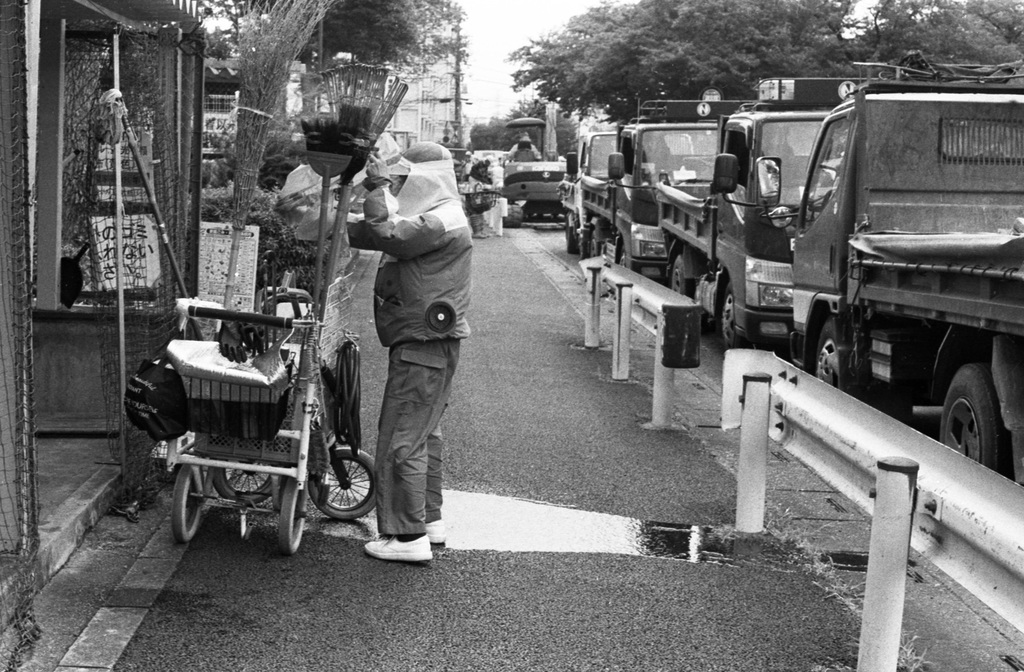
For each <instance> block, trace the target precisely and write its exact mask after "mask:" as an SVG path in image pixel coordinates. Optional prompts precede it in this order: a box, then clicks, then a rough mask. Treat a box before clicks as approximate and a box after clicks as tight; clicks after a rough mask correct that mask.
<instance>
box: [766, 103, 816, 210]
mask: <svg viewBox="0 0 1024 672" xmlns="http://www.w3.org/2000/svg"><path fill="white" fill-rule="evenodd" d="M820 127H821V121H819V120H814V119H808V120H785V121H783V120H779V121H768V122H766V123H765V124H764V127H763V128H762V130H761V156H777V157H779V158H780V159H782V194H781V198H780V200H779V202H780V203H783V204H789V205H796V204H797V203H799V202H800V196H801V195H802V193H801V192H803V188H804V180H805V179H806V177H807V162H808V160H809V159H810V157H811V148H812V145H813V144H814V136H815V134H816V133H817V132H818V128H820Z"/></svg>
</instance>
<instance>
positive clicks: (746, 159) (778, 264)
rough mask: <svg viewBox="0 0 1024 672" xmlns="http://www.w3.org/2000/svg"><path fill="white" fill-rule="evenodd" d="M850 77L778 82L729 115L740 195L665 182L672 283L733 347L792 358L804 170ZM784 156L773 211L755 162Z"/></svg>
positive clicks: (764, 84)
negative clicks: (794, 218) (796, 226)
mask: <svg viewBox="0 0 1024 672" xmlns="http://www.w3.org/2000/svg"><path fill="white" fill-rule="evenodd" d="M854 87H855V83H854V82H853V81H852V80H849V79H834V78H771V79H764V80H761V82H759V83H758V86H757V93H758V95H757V100H756V101H753V102H750V103H747V104H745V105H743V106H741V107H740V108H739V110H738V111H736V112H735V113H734V114H732V115H730V116H729V117H727V118H726V119H724V121H723V124H722V128H721V133H720V137H719V147H720V149H721V152H722V153H727V154H730V155H733V156H735V157H736V159H737V161H738V168H739V174H738V177H737V179H738V184H737V188H736V191H735V193H734V194H732V195H731V197H730V195H726V194H722V193H711V189H710V176H709V179H708V180H707V181H706V182H697V183H694V182H683V183H678V182H673V181H671V180H667V181H665V182H663V183H660V184H658V187H657V191H656V192H655V199H656V201H657V203H658V224H659V226H660V227H661V231H662V234H663V235H664V239H665V245H666V248H667V254H668V284H669V286H670V287H671V288H672V289H674V290H676V291H678V292H680V293H681V294H684V295H686V296H688V297H690V298H692V299H694V301H695V302H697V303H698V304H700V305H701V307H702V315H703V324H704V326H705V330H706V331H710V330H712V329H715V328H717V330H718V332H719V333H720V334H721V338H722V341H723V343H724V345H725V347H726V348H735V347H745V346H748V345H756V346H757V347H766V348H771V349H773V350H776V351H778V352H780V353H783V354H784V355H786V356H788V351H789V333H790V331H791V330H792V327H793V284H792V275H793V273H792V271H793V268H792V250H791V247H790V243H791V240H792V236H791V232H792V229H791V228H790V229H787V227H786V223H787V221H788V218H789V216H791V215H792V213H793V212H795V211H796V207H797V205H798V203H799V201H800V192H801V191H802V189H803V175H804V174H805V172H806V168H807V160H808V158H809V156H810V153H811V145H812V143H813V142H814V136H815V134H816V133H817V131H818V128H819V127H820V126H821V122H822V120H823V119H824V118H825V115H826V114H828V112H830V111H831V110H832V109H833V108H834V107H835V106H836V105H838V104H839V103H841V102H842V101H843V99H844V98H845V97H846V96H848V95H849V94H850V93H851V92H852V91H853V89H854ZM762 156H775V157H779V159H780V163H781V167H782V169H783V173H782V174H783V175H784V176H785V178H784V179H785V181H784V183H783V184H782V186H781V194H780V199H779V205H778V206H776V208H775V209H774V212H769V211H768V210H766V209H764V208H762V207H760V206H759V201H760V199H761V194H760V193H759V188H758V184H757V180H756V176H755V173H754V171H753V170H752V167H753V165H754V162H755V161H757V159H759V158H760V157H762Z"/></svg>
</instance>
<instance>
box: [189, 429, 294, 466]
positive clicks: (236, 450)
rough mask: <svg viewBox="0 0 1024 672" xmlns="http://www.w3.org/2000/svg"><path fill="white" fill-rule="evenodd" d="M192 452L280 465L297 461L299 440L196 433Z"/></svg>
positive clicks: (201, 455) (221, 458)
mask: <svg viewBox="0 0 1024 672" xmlns="http://www.w3.org/2000/svg"><path fill="white" fill-rule="evenodd" d="M192 452H193V453H194V454H196V455H197V456H200V457H209V458H212V459H215V460H231V461H237V462H260V463H267V464H276V465H282V466H294V465H296V464H298V463H299V442H298V441H294V440H292V439H274V440H273V441H260V440H258V439H236V438H234V437H231V436H224V435H222V434H197V435H196V443H195V447H194V448H193V449H192Z"/></svg>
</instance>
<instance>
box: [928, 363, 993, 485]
mask: <svg viewBox="0 0 1024 672" xmlns="http://www.w3.org/2000/svg"><path fill="white" fill-rule="evenodd" d="M1007 437H1008V432H1007V431H1006V429H1005V428H1004V427H1003V420H1002V416H1000V413H999V397H998V395H997V394H996V387H995V384H993V382H992V370H991V369H990V368H989V366H988V365H987V364H965V365H964V366H961V367H960V369H959V370H958V371H957V372H956V375H954V376H953V381H952V382H951V383H950V384H949V390H948V391H947V392H946V401H945V403H944V404H943V405H942V423H941V428H940V429H939V440H940V441H942V443H944V444H946V445H947V446H949V447H950V448H952V449H953V450H955V451H957V452H958V453H960V454H961V455H966V456H967V457H969V458H971V459H972V460H974V461H975V462H980V463H981V464H982V465H983V466H985V467H988V468H989V469H998V467H999V454H1000V451H1001V450H1003V449H1005V448H1006V447H1007V443H1008V442H1007Z"/></svg>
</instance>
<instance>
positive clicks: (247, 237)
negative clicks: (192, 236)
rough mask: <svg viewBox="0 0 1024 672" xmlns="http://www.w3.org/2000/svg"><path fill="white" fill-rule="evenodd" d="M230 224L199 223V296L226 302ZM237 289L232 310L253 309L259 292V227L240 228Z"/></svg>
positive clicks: (208, 299) (229, 258)
mask: <svg viewBox="0 0 1024 672" xmlns="http://www.w3.org/2000/svg"><path fill="white" fill-rule="evenodd" d="M231 230H232V229H231V224H229V223H227V222H200V223H199V298H200V299H203V300H206V301H217V302H218V303H223V302H224V291H225V288H226V286H227V281H228V265H229V264H230V262H231ZM241 236H242V237H241V241H240V244H239V249H238V264H237V266H236V267H235V271H236V273H235V290H234V297H233V299H232V302H231V304H232V305H230V306H225V307H226V308H228V309H229V310H244V311H248V312H252V309H253V300H254V295H255V294H256V261H257V257H258V255H259V243H260V227H258V226H247V227H245V230H244V231H242V232H241Z"/></svg>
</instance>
